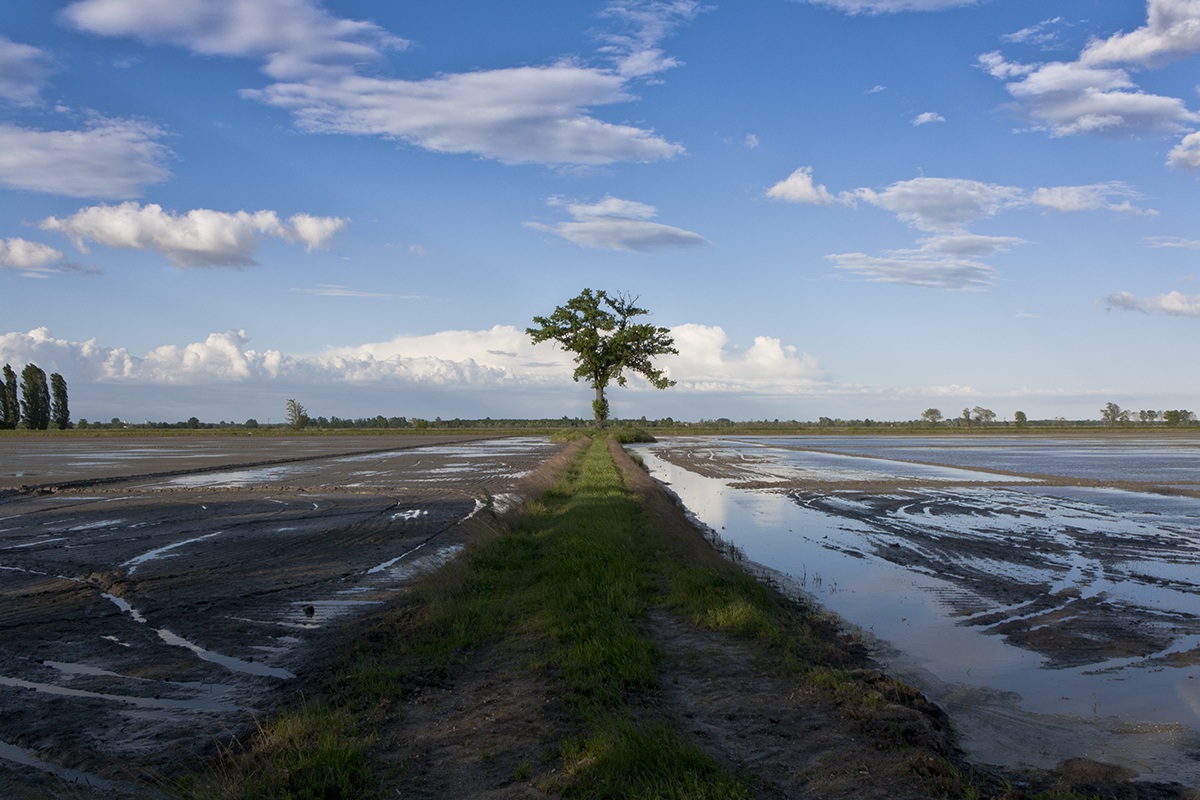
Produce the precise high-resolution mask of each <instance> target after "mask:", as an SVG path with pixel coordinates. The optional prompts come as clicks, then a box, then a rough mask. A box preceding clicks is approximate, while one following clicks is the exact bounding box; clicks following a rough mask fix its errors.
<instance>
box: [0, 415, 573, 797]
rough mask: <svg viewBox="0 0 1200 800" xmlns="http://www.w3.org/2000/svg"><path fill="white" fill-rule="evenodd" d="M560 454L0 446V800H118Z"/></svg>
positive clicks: (109, 444)
mask: <svg viewBox="0 0 1200 800" xmlns="http://www.w3.org/2000/svg"><path fill="white" fill-rule="evenodd" d="M558 450H559V446H558V445H552V444H550V443H549V442H548V441H547V440H546V439H544V438H512V439H493V440H469V437H457V438H449V437H441V438H436V437H432V436H431V437H386V438H385V437H329V438H318V437H304V438H296V439H283V438H257V439H256V438H252V437H237V438H234V437H203V438H196V439H153V438H150V439H82V438H79V439H77V438H71V439H55V440H52V441H45V440H39V439H37V438H33V437H28V438H26V437H12V438H3V439H0V797H31V796H36V797H43V796H60V793H61V792H60V790H61V791H65V792H69V793H70V794H69V796H73V797H74V796H79V797H88V796H91V794H90V792H91V791H92V790H91V789H89V788H87V787H92V789H94V790H95V796H97V797H108V796H113V795H116V796H127V795H130V794H133V793H135V792H137V791H140V790H141V789H142V788H144V786H145V783H146V779H147V777H148V776H150V775H152V774H153V772H154V771H155V770H156V769H159V768H161V767H163V766H165V765H169V764H172V763H176V762H177V761H178V760H179V759H181V758H188V757H190V756H193V755H196V754H203V753H205V752H208V751H210V750H211V748H212V747H213V745H214V742H216V741H218V740H219V739H223V740H226V741H227V740H228V738H229V735H230V734H231V733H236V732H244V731H246V730H249V729H251V728H252V726H253V725H254V723H255V719H256V714H257V713H258V712H259V711H261V710H262V709H263V708H264V705H265V704H266V703H267V701H268V699H269V698H270V695H271V693H272V691H273V690H274V689H276V688H277V687H280V686H282V685H285V684H286V683H287V682H288V681H290V680H292V679H293V678H294V677H295V676H296V675H297V674H300V673H301V672H302V671H303V669H304V666H305V661H306V656H307V654H308V653H310V652H311V651H312V648H313V647H315V646H319V642H320V636H321V633H322V631H324V630H327V629H328V628H329V627H330V626H331V625H335V624H336V623H337V621H338V620H339V619H340V618H343V617H344V616H345V615H347V614H352V613H354V612H355V611H358V610H361V609H363V608H367V607H369V606H371V605H373V604H376V603H378V602H380V601H381V600H383V599H386V598H388V597H390V596H393V594H394V592H396V591H397V590H398V589H400V588H402V587H403V586H404V585H405V582H406V581H407V579H408V578H410V577H411V576H412V575H413V574H414V573H416V572H419V571H422V570H426V569H430V568H433V567H436V566H438V565H440V564H442V563H444V561H445V560H446V559H447V558H448V557H450V556H452V555H453V554H454V553H456V552H457V551H458V550H459V549H461V547H462V546H463V544H464V543H465V541H466V539H467V535H468V534H467V533H466V532H465V531H466V527H467V526H464V525H463V523H464V521H466V520H470V519H472V518H473V517H474V516H475V515H478V514H481V513H484V512H487V511H503V510H505V509H506V508H507V507H508V506H511V505H512V504H515V503H517V502H519V501H520V499H521V497H520V493H521V492H522V491H523V489H522V483H521V482H522V478H523V477H524V476H526V475H527V474H528V472H529V471H531V470H532V469H534V468H535V467H537V466H539V465H540V464H541V463H543V462H544V461H545V460H546V459H547V458H548V457H549V456H550V455H551V454H553V453H555V452H557V451H558ZM68 784H69V786H68ZM56 786H57V787H58V789H56V788H55V787H56ZM35 790H36V791H37V792H45V793H46V794H41V793H38V794H35V793H34V792H35Z"/></svg>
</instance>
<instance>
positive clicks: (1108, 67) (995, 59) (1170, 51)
mask: <svg viewBox="0 0 1200 800" xmlns="http://www.w3.org/2000/svg"><path fill="white" fill-rule="evenodd" d="M1055 21H1056V20H1049V21H1047V23H1043V25H1045V24H1048V23H1053V22H1055ZM1022 33H1026V32H1022ZM1029 35H1030V36H1032V35H1034V33H1032V32H1029ZM1025 38H1026V37H1018V38H1015V39H1012V38H1010V41H1024V40H1025ZM1197 52H1200V3H1198V2H1196V0H1149V1H1148V5H1147V21H1146V24H1145V25H1144V26H1142V27H1141V28H1138V29H1136V30H1134V31H1131V32H1129V33H1117V34H1114V35H1112V36H1110V37H1108V38H1106V39H1093V40H1092V41H1091V42H1089V43H1088V45H1087V46H1086V47H1085V48H1084V49H1083V51H1082V52H1081V53H1080V55H1079V57H1078V58H1077V59H1076V60H1074V61H1053V62H1048V63H1043V64H1016V63H1013V62H1010V61H1008V60H1007V59H1005V58H1004V57H1003V56H1002V55H1001V54H1000V53H998V52H993V53H986V54H984V55H982V56H980V59H979V63H980V66H982V67H983V68H984V69H985V70H987V72H988V73H989V74H991V75H992V76H993V77H996V78H999V79H1001V80H1005V81H1010V82H1009V83H1007V84H1006V88H1007V90H1008V92H1009V94H1011V95H1012V96H1013V98H1014V99H1015V100H1016V101H1017V108H1018V109H1019V110H1020V111H1021V112H1022V113H1024V114H1025V115H1026V116H1028V117H1029V118H1030V119H1031V120H1032V121H1033V123H1034V125H1035V126H1036V127H1039V128H1042V129H1044V130H1046V131H1048V132H1049V133H1050V134H1051V135H1052V136H1073V135H1077V134H1089V133H1090V134H1110V135H1127V134H1130V133H1134V134H1140V133H1150V132H1162V131H1166V132H1177V131H1181V130H1184V129H1186V128H1187V127H1191V126H1194V125H1195V124H1196V122H1197V121H1200V115H1198V114H1196V113H1195V112H1194V111H1192V110H1191V109H1189V108H1188V107H1187V106H1186V104H1185V103H1184V102H1183V101H1182V100H1181V99H1179V98H1176V97H1165V96H1162V95H1156V94H1151V93H1149V92H1146V91H1143V90H1142V89H1141V88H1139V87H1138V85H1137V84H1136V83H1135V82H1134V80H1133V79H1132V78H1131V77H1130V74H1129V72H1128V71H1127V70H1126V69H1124V68H1122V66H1121V65H1133V66H1135V67H1155V66H1159V65H1161V64H1164V63H1167V62H1169V61H1173V60H1177V59H1180V58H1184V57H1187V56H1190V55H1192V54H1194V53H1197ZM1176 161H1179V162H1181V163H1176ZM1186 162H1187V158H1186V153H1181V154H1180V155H1179V156H1178V157H1176V155H1175V154H1174V152H1173V154H1172V158H1171V160H1170V162H1169V163H1172V164H1174V165H1176V166H1186V165H1187V164H1186Z"/></svg>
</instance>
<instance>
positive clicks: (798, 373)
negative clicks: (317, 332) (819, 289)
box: [0, 323, 823, 393]
mask: <svg viewBox="0 0 1200 800" xmlns="http://www.w3.org/2000/svg"><path fill="white" fill-rule="evenodd" d="M671 333H672V336H673V337H674V338H675V344H676V347H677V349H678V350H679V353H678V354H677V355H671V356H666V357H664V358H663V359H662V360H661V364H662V366H663V367H664V369H665V370H666V371H667V372H668V373H669V374H670V375H671V377H672V378H674V379H675V380H677V381H678V384H677V386H676V387H675V388H674V389H673V391H675V392H684V393H709V392H765V393H775V392H789V391H798V390H801V389H804V388H806V387H809V388H811V387H814V386H816V385H817V383H818V382H819V381H821V380H822V379H823V374H822V370H821V368H820V366H819V364H818V363H817V361H816V359H815V358H814V357H812V356H811V355H809V354H807V353H805V352H802V351H801V350H799V349H798V348H797V347H795V346H793V345H790V344H786V343H784V342H782V341H780V340H779V339H777V338H774V337H771V336H761V335H760V336H755V337H754V338H753V341H752V343H751V344H750V345H749V346H739V345H736V344H734V343H732V342H731V341H730V339H729V336H728V335H727V334H726V333H725V331H724V330H723V329H722V328H720V327H716V326H708V325H701V324H695V323H686V324H682V325H677V326H675V327H674V328H672V329H671ZM4 362H10V363H13V364H20V363H30V362H34V363H37V364H39V365H40V366H42V367H43V368H44V369H45V368H50V369H54V370H55V371H58V372H61V373H62V374H63V375H65V376H67V378H68V380H70V381H71V382H72V383H80V384H93V385H109V386H112V385H136V386H164V387H185V386H186V387H194V386H201V385H214V384H215V385H223V386H234V385H242V386H246V387H249V388H255V387H257V388H266V387H271V386H295V385H305V386H307V387H308V388H309V389H310V390H316V389H317V388H318V387H319V386H321V385H344V384H355V385H363V386H369V385H377V386H386V385H401V386H409V387H414V388H420V387H426V388H451V389H452V388H489V387H490V388H499V387H505V388H510V389H515V390H520V389H522V388H525V389H530V388H538V387H542V388H555V387H557V388H570V387H573V385H574V384H573V382H572V379H571V373H572V372H573V369H574V365H573V363H572V361H571V357H570V355H569V354H567V353H565V352H564V351H563V350H562V349H561V348H559V347H558V346H557V345H556V344H554V343H553V342H543V343H541V344H538V345H534V344H532V343H531V342H530V340H529V337H528V336H527V335H526V334H525V332H524V330H523V329H520V328H517V327H515V326H512V325H495V326H493V327H491V328H487V329H482V330H448V331H439V332H436V333H431V334H425V335H399V336H396V337H395V338H393V339H390V340H387V341H383V342H376V343H366V344H361V345H356V346H352V347H341V348H330V349H327V350H325V351H322V352H320V353H314V354H305V355H302V354H285V353H282V352H280V351H278V350H274V349H265V350H260V349H256V348H254V347H252V346H251V340H250V337H249V336H248V335H247V334H246V332H245V331H240V330H239V331H224V332H221V333H213V334H210V335H209V336H207V337H206V338H205V339H204V340H203V341H196V342H190V343H186V344H165V345H162V346H159V347H155V348H153V349H152V350H150V351H149V352H147V353H146V354H144V355H134V354H132V353H130V352H129V350H128V349H127V348H124V347H109V346H103V345H101V344H99V343H98V342H97V340H95V339H89V340H87V341H82V342H79V341H70V340H66V339H62V338H59V337H56V336H54V335H53V334H52V333H51V332H50V330H49V329H47V328H37V329H35V330H32V331H29V332H28V333H20V332H13V333H7V334H0V363H4ZM629 387H630V389H631V390H634V391H637V390H640V389H646V390H647V391H649V389H648V386H647V385H646V384H645V383H644V382H643V381H641V380H640V379H638V378H632V379H631V381H630V384H629ZM572 390H573V389H572Z"/></svg>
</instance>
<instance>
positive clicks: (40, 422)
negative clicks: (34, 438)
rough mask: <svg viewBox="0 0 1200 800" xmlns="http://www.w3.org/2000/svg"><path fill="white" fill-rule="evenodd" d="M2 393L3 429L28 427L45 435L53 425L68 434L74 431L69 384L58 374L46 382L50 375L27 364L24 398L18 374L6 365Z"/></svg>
mask: <svg viewBox="0 0 1200 800" xmlns="http://www.w3.org/2000/svg"><path fill="white" fill-rule="evenodd" d="M0 388H2V389H3V391H2V392H0V428H8V429H12V428H16V427H25V428H31V429H33V430H39V431H44V430H46V429H47V428H49V427H50V426H51V425H54V427H56V428H58V429H60V430H66V429H67V428H69V427H71V412H70V410H69V409H68V407H67V382H66V380H65V379H64V378H63V376H62V375H59V374H58V373H57V372H55V373H53V374H52V375H51V376H50V380H49V381H47V380H46V373H45V371H44V370H42V369H41V368H40V367H38V365H37V364H26V365H25V369H23V370H21V384H20V395H19V399H18V394H17V373H15V372H13V368H12V367H11V366H10V365H8V364H5V365H4V385H3V387H0Z"/></svg>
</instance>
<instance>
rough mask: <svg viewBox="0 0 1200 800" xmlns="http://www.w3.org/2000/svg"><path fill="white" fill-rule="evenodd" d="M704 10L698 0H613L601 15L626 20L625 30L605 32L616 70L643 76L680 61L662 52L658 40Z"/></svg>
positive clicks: (629, 74) (667, 67)
mask: <svg viewBox="0 0 1200 800" xmlns="http://www.w3.org/2000/svg"><path fill="white" fill-rule="evenodd" d="M703 10H705V9H704V7H702V6H701V5H700V3H698V2H696V0H655V2H645V1H644V0H612V2H609V4H608V5H607V7H606V8H605V9H604V11H602V12H601V16H603V17H607V18H610V19H615V20H617V21H618V22H621V23H623V24H624V30H623V31H622V32H620V33H613V34H609V35H607V36H604V37H603V38H604V40H605V42H607V46H606V47H605V48H603V49H602V51H601V52H604V53H606V54H608V55H610V56H612V57H613V58H614V59H615V60H616V62H617V72H619V73H620V74H621V75H625V76H628V77H641V76H645V75H652V74H654V73H656V72H662V71H663V70H666V69H671V68H673V67H676V66H678V65H679V62H678V61H676V60H675V59H673V58H670V57H668V56H666V55H664V54H663V52H662V50H661V49H659V47H658V45H659V43H660V42H661V41H662V40H663V39H665V38H666V37H667V36H668V35H669V34H670V33H671V31H672V30H673V29H674V28H675V26H677V25H679V24H680V23H681V22H686V21H690V20H692V19H694V18H695V17H696V15H697V14H699V13H700V12H701V11H703Z"/></svg>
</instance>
